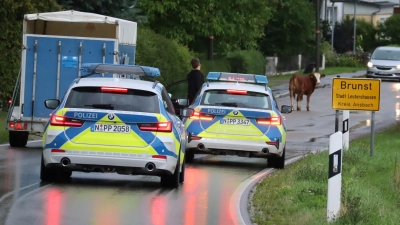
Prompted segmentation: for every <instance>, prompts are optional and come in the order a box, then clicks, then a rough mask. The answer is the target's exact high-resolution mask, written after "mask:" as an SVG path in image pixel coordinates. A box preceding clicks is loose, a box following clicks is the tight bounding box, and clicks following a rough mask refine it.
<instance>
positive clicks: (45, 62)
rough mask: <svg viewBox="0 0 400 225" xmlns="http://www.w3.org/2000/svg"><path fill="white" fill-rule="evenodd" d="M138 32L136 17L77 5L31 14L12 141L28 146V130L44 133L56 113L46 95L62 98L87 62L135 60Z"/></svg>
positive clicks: (12, 113)
mask: <svg viewBox="0 0 400 225" xmlns="http://www.w3.org/2000/svg"><path fill="white" fill-rule="evenodd" d="M136 38H137V23H136V22H132V21H127V20H123V19H119V18H114V17H108V16H104V15H99V14H94V13H86V12H79V11H73V10H69V11H59V12H46V13H36V14H26V15H25V16H24V20H23V35H22V42H23V47H22V50H21V68H20V72H19V74H18V77H17V81H16V84H15V87H14V93H13V96H12V99H11V104H10V106H9V111H8V116H7V125H6V129H7V130H8V131H9V143H10V146H12V147H24V146H26V144H27V141H28V136H29V133H31V132H34V133H43V131H44V128H45V124H46V123H47V121H48V120H49V118H50V114H51V113H52V110H50V109H47V108H46V107H45V105H44V101H45V100H46V99H51V98H53V99H60V100H61V99H62V98H63V96H64V94H65V92H66V90H67V89H68V87H69V85H70V84H71V83H72V81H73V80H74V79H76V78H78V77H81V70H80V68H81V65H82V64H83V63H113V64H129V65H135V52H136ZM98 76H103V77H108V76H113V75H112V74H100V75H98Z"/></svg>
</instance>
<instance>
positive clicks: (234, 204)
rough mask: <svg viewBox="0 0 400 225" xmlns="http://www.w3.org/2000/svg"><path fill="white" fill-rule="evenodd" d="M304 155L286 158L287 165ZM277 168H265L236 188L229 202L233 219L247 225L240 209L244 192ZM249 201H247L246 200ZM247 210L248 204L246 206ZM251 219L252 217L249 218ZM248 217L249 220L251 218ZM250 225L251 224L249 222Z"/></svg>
mask: <svg viewBox="0 0 400 225" xmlns="http://www.w3.org/2000/svg"><path fill="white" fill-rule="evenodd" d="M303 157H304V156H297V157H295V158H292V159H289V160H286V162H285V166H286V165H288V164H291V163H293V162H296V161H297V160H299V159H301V158H303ZM274 171H275V169H273V168H267V169H264V170H261V171H260V172H258V173H256V174H254V175H253V176H251V177H249V178H247V179H246V180H245V181H244V182H242V183H241V184H240V185H239V187H237V188H236V190H235V192H234V193H233V195H232V197H231V200H230V203H229V210H230V213H231V216H232V219H233V221H234V222H235V224H240V225H246V222H245V220H244V218H243V216H242V210H240V207H241V205H240V199H241V198H242V196H243V194H244V192H245V191H246V189H247V188H248V187H249V186H250V185H254V184H255V183H256V182H258V181H259V180H261V179H262V178H264V177H265V176H267V175H268V174H270V173H272V172H274ZM246 203H247V201H246ZM245 208H246V210H247V205H246V206H245ZM249 219H250V218H249ZM249 219H248V220H249ZM249 225H250V224H249Z"/></svg>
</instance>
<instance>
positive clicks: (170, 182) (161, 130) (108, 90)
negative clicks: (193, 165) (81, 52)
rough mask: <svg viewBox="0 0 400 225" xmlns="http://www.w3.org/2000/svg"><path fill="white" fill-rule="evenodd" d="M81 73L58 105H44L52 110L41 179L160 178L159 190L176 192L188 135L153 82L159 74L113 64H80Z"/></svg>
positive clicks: (154, 70) (162, 90)
mask: <svg viewBox="0 0 400 225" xmlns="http://www.w3.org/2000/svg"><path fill="white" fill-rule="evenodd" d="M82 71H85V72H88V73H89V74H87V75H83V76H81V78H77V79H76V80H75V81H74V82H73V83H72V84H71V86H70V87H69V89H68V90H67V91H66V94H65V97H64V98H63V99H62V100H61V101H59V100H57V99H48V100H46V101H45V106H46V107H47V108H49V109H54V111H53V113H52V115H51V117H50V119H49V121H48V123H47V124H46V128H45V132H44V136H43V143H42V144H43V155H42V161H41V171H40V178H41V180H43V181H55V180H58V179H59V178H68V177H70V176H71V174H72V171H81V172H104V173H105V172H115V173H118V174H126V175H154V176H160V177H161V185H163V186H168V187H175V188H176V187H179V183H183V181H184V175H185V161H184V159H185V147H186V142H187V134H186V130H185V127H184V125H183V123H182V121H181V120H180V119H179V118H178V117H177V116H176V115H175V112H174V109H173V106H172V102H171V99H170V98H169V96H168V93H167V92H166V90H165V87H164V86H163V85H162V84H161V83H159V82H157V81H155V79H154V77H156V76H160V71H159V70H158V69H157V68H153V67H145V66H132V65H113V64H84V65H82ZM99 74H106V76H105V77H101V75H99ZM107 75H108V77H107ZM110 75H111V77H110Z"/></svg>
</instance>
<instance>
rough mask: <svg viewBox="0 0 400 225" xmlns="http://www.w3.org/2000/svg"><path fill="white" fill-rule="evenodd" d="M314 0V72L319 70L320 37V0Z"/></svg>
mask: <svg viewBox="0 0 400 225" xmlns="http://www.w3.org/2000/svg"><path fill="white" fill-rule="evenodd" d="M315 1H316V10H315V11H316V13H315V14H316V17H315V24H316V26H315V45H316V46H315V72H319V44H320V43H319V37H320V30H319V21H320V18H319V17H320V16H319V15H320V7H319V5H320V4H319V3H320V0H315Z"/></svg>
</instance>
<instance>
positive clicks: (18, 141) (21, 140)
mask: <svg viewBox="0 0 400 225" xmlns="http://www.w3.org/2000/svg"><path fill="white" fill-rule="evenodd" d="M28 137H29V132H27V131H9V132H8V140H9V143H10V146H11V147H16V148H22V147H25V146H26V144H27V143H28Z"/></svg>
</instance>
